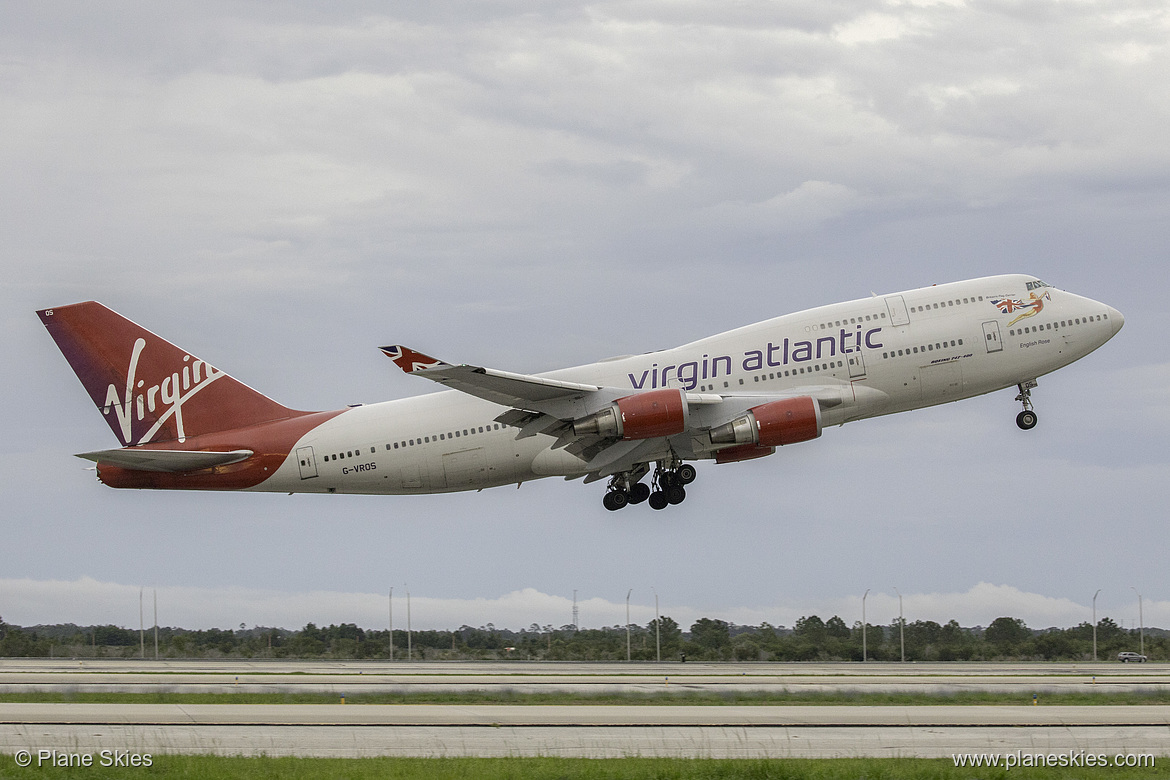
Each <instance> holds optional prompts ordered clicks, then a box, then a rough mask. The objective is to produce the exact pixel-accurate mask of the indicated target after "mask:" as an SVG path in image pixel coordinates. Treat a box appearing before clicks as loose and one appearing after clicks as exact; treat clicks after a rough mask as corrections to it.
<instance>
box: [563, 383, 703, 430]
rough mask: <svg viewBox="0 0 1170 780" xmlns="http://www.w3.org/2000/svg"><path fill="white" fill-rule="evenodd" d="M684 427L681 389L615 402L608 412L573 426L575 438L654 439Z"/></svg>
mask: <svg viewBox="0 0 1170 780" xmlns="http://www.w3.org/2000/svg"><path fill="white" fill-rule="evenodd" d="M686 427H687V401H686V398H684V397H683V393H682V391H681V390H676V389H669V388H668V389H664V390H651V391H649V392H645V393H637V394H635V395H628V396H626V397H625V398H619V399H618V400H616V401H614V403H613V405H611V406H610V407H609V408H607V409H602V410H601V411H600V412H595V413H594V414H591V415H589V416H588V417H584V418H582V419H580V420H578V421H576V422H575V423H573V433H575V434H577V435H578V436H605V437H607V438H617V439H654V438H657V437H659V436H674V435H675V434H677V433H682V432H683V431H685V430H686Z"/></svg>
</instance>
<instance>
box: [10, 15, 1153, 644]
mask: <svg viewBox="0 0 1170 780" xmlns="http://www.w3.org/2000/svg"><path fill="white" fill-rule="evenodd" d="M1167 41H1170V11H1167V9H1166V6H1165V4H1164V3H1162V2H1156V1H1155V0H1101V1H1100V2H1093V1H1092V0H1084V1H1082V2H1045V1H1044V0H1029V2H1013V1H1011V0H1003V1H1002V2H962V1H954V2H949V1H948V2H932V1H930V0H922V1H920V2H896V1H891V2H852V1H849V0H836V1H833V0H829V1H826V0H809V1H808V2H802V1H801V0H792V1H790V2H782V3H767V2H753V1H752V0H742V1H739V2H719V3H716V2H710V3H705V2H677V1H674V0H671V1H670V2H666V1H662V2H656V1H655V0H644V1H643V2H613V3H607V2H598V3H584V4H583V3H575V2H547V3H541V4H536V3H526V2H508V1H506V0H501V2H492V3H478V2H443V1H442V0H438V1H437V2H425V3H423V2H400V3H388V4H387V3H368V2H348V3H347V2H338V3H330V4H328V5H327V7H320V5H319V4H314V3H304V4H295V3H284V4H280V7H279V8H277V7H275V6H273V5H272V4H271V3H260V2H256V3H245V2H210V3H202V4H199V7H198V9H195V8H187V9H179V8H175V7H173V6H172V5H166V4H164V5H159V4H156V3H136V2H127V3H119V4H116V6H114V7H109V6H108V5H107V6H100V7H99V6H95V5H93V4H87V3H55V4H27V3H15V2H0V138H2V139H3V142H2V143H0V209H2V211H3V214H4V218H3V220H2V222H0V224H2V225H3V227H2V229H0V230H2V232H0V238H2V241H0V259H2V262H3V274H4V282H3V284H2V285H0V316H2V317H3V326H4V330H3V334H4V335H3V339H2V340H0V349H2V350H3V351H2V352H0V359H2V360H3V364H4V366H5V370H4V371H3V372H0V390H2V391H3V394H4V398H5V399H6V401H5V403H4V404H3V411H2V412H0V426H2V428H0V430H2V431H3V434H4V435H3V437H2V461H0V462H2V464H3V468H2V469H0V491H2V496H3V499H4V507H3V511H2V515H0V516H2V518H3V520H2V522H3V530H4V544H3V545H2V546H0V616H3V618H4V619H5V620H8V621H9V622H15V623H23V624H31V623H39V622H62V621H73V622H77V623H91V622H112V623H116V624H120V625H128V626H131V625H137V620H138V593H139V588H140V587H145V588H146V589H147V590H146V593H147V603H148V610H149V604H150V595H151V593H152V592H153V590H154V589H157V590H158V592H159V601H160V607H159V608H160V615H159V619H160V622H162V623H163V624H174V625H185V626H188V627H206V626H233V625H238V624H239V623H241V622H243V623H247V624H249V625H252V624H261V625H274V624H275V625H283V626H288V627H299V626H300V625H303V624H304V623H305V622H308V621H310V620H312V621H314V622H317V623H329V622H341V621H345V622H357V623H359V624H362V625H366V626H368V627H380V626H382V625H384V623H383V620H384V618H383V617H382V616H383V615H384V614H385V594H386V593H387V591H388V589H389V588H390V587H394V588H395V599H396V603H397V599H398V598H399V597H400V594H403V593H404V592H405V591H406V590H407V589H409V590H410V591H411V593H412V597H413V599H414V609H413V616H414V620H415V625H417V626H419V627H427V628H449V627H454V626H457V625H460V624H463V623H468V624H471V625H482V624H485V623H487V622H494V623H495V624H497V625H507V626H511V627H516V628H519V627H523V626H526V625H528V624H529V623H532V622H539V623H553V624H555V625H561V624H565V623H568V622H570V619H571V602H572V595H573V591H574V590H576V591H577V593H578V599H579V600H580V602H581V622H582V624H583V625H587V626H597V625H612V624H617V623H622V622H624V609H625V598H626V593H627V591H628V590H629V589H631V588H632V589H633V594H632V596H631V604H632V605H633V609H634V619H635V620H637V621H639V622H645V621H646V620H648V619H650V618H651V617H653V609H654V594H655V593H657V594H658V596H659V600H660V604H661V608H662V612H663V613H664V614H669V615H672V616H675V617H676V618H677V619H680V622H681V621H686V620H693V619H694V618H696V617H699V616H701V615H707V616H712V617H721V618H723V619H728V620H734V621H736V622H742V623H757V622H759V621H761V620H768V621H770V622H772V623H775V624H786V625H791V624H792V623H793V622H794V621H795V619H796V618H797V617H799V616H801V615H804V614H810V613H818V614H821V615H822V616H827V615H829V614H840V615H841V616H842V617H843V618H844V619H845V620H846V621H847V622H853V621H854V620H857V619H859V618H860V617H861V596H862V594H863V593H864V592H865V591H866V590H867V589H869V590H870V591H871V593H870V596H869V600H868V602H867V605H868V612H867V617H868V618H869V620H870V622H887V621H889V620H891V619H892V618H894V617H896V616H897V595H896V594H897V592H901V593H902V594H903V595H904V596H905V609H906V618H907V619H908V620H916V619H932V620H939V621H945V620H948V619H950V618H952V617H953V618H956V619H958V620H959V621H960V622H962V623H964V624H965V625H974V624H980V623H982V624H986V623H987V622H989V621H990V620H991V619H994V618H995V617H996V616H999V615H1004V614H1007V615H1012V616H1017V617H1022V618H1023V619H1025V620H1026V621H1027V622H1028V623H1029V625H1032V626H1037V627H1042V626H1048V625H1073V624H1076V623H1078V622H1081V621H1083V620H1088V619H1089V617H1090V612H1089V605H1090V601H1091V599H1092V596H1093V593H1094V592H1095V591H1096V590H1097V589H1098V588H1100V589H1101V595H1100V597H1099V599H1098V612H1099V614H1100V615H1109V616H1111V617H1113V618H1114V619H1115V620H1117V621H1118V622H1122V623H1124V624H1126V625H1131V624H1134V623H1135V622H1136V621H1137V618H1138V609H1137V598H1136V594H1135V590H1136V591H1140V592H1141V593H1142V594H1143V596H1144V608H1145V609H1144V618H1145V622H1146V624H1147V625H1151V624H1152V625H1163V626H1168V627H1170V592H1168V591H1167V590H1166V577H1165V564H1166V551H1167V549H1170V524H1168V523H1167V521H1166V505H1167V501H1166V499H1167V492H1168V488H1167V485H1170V468H1168V463H1167V460H1168V458H1167V454H1168V453H1167V446H1166V441H1167V436H1168V434H1170V430H1168V429H1170V391H1168V390H1167V387H1168V383H1170V360H1168V357H1167V349H1166V346H1165V344H1166V342H1165V341H1164V340H1163V339H1164V338H1165V334H1166V333H1167V331H1168V330H1170V317H1168V316H1167V313H1168V309H1170V307H1168V306H1167V304H1166V301H1165V296H1166V290H1167V281H1168V280H1170V272H1167V270H1166V259H1167V246H1170V241H1168V238H1170V235H1168V234H1170V133H1168V132H1167V130H1166V128H1167V126H1168V125H1170V108H1168V107H1170V82H1168V81H1167V79H1166V78H1165V74H1166V73H1167V72H1170V44H1168V43H1167ZM1006 272H1022V273H1030V274H1035V275H1037V276H1039V277H1040V278H1043V279H1045V280H1046V281H1049V282H1050V283H1052V284H1054V285H1056V286H1058V287H1062V288H1065V289H1068V290H1071V291H1074V292H1077V293H1080V294H1083V295H1087V296H1089V297H1092V298H1096V299H1098V300H1101V301H1104V302H1107V303H1109V304H1110V305H1113V306H1115V307H1116V308H1118V309H1120V310H1121V311H1122V312H1123V313H1124V314H1125V315H1126V323H1127V325H1126V328H1125V330H1124V331H1122V333H1121V334H1120V335H1119V336H1118V338H1116V339H1114V340H1113V341H1112V342H1110V343H1109V344H1108V345H1107V346H1106V347H1105V348H1104V349H1102V350H1100V351H1099V352H1098V353H1096V354H1093V355H1091V356H1090V357H1088V358H1087V359H1085V360H1083V361H1081V362H1080V363H1077V364H1075V365H1073V366H1071V367H1069V368H1066V369H1064V370H1063V371H1061V372H1059V373H1057V374H1055V375H1052V376H1049V377H1045V378H1043V379H1042V380H1041V383H1040V387H1039V389H1038V390H1037V391H1036V392H1035V393H1034V399H1035V402H1036V405H1037V410H1038V412H1039V414H1040V419H1041V422H1040V426H1039V427H1038V428H1037V429H1036V430H1034V431H1032V432H1030V433H1028V434H1025V433H1022V432H1020V431H1019V430H1017V429H1016V427H1015V424H1014V417H1015V414H1016V412H1017V410H1018V408H1017V404H1016V403H1015V402H1014V401H1013V395H1014V393H1013V392H1011V391H1003V392H1000V393H996V394H993V395H991V396H987V397H984V398H979V399H973V400H970V401H965V402H963V403H960V404H952V405H948V406H945V407H941V408H935V409H929V410H923V411H918V412H912V413H909V414H904V415H900V416H896V417H891V418H884V419H879V420H871V421H865V422H860V423H855V424H851V425H849V426H847V427H845V428H840V429H832V430H829V431H826V433H825V435H824V436H823V437H822V438H821V439H819V440H817V441H816V442H810V443H806V444H803V445H799V446H798V447H793V448H791V449H786V450H785V451H783V452H781V453H778V454H776V455H774V456H772V457H770V458H766V459H762V460H759V461H754V462H749V463H743V464H738V465H734V466H714V465H713V464H709V463H708V464H700V466H699V481H697V482H696V483H695V485H694V486H693V487H692V489H691V490H690V491H689V494H688V495H689V497H688V500H687V502H686V503H685V504H683V505H682V506H679V507H673V508H670V509H669V510H667V511H664V512H653V511H650V510H649V509H647V508H646V507H644V506H643V507H637V508H633V509H628V510H626V511H623V512H619V513H610V512H607V511H605V510H604V509H603V508H602V506H601V495H602V487H601V486H600V485H591V486H582V485H581V484H579V483H564V482H562V481H560V480H545V481H543V482H536V483H530V484H525V485H524V486H523V487H522V488H521V489H519V490H517V489H516V488H515V487H511V488H499V489H494V490H490V491H485V492H483V493H480V494H474V493H472V494H455V495H444V496H426V497H343V496H328V497H326V496H283V495H230V494H207V495H200V494H182V493H137V492H120V491H114V490H111V489H108V488H105V487H102V486H101V485H99V484H97V483H96V481H95V480H94V475H93V472H91V471H86V470H85V466H86V464H85V463H84V462H82V461H80V460H78V459H76V458H74V457H73V456H72V453H75V452H84V451H89V450H95V449H103V448H108V447H111V446H115V442H114V441H113V439H112V437H111V436H110V433H109V429H108V428H107V427H106V425H105V424H104V423H103V421H102V420H101V418H100V416H99V415H98V414H97V413H96V412H95V411H94V410H93V409H92V407H91V406H90V404H89V401H88V400H87V398H86V396H85V394H84V392H83V390H82V388H81V386H80V384H79V383H78V382H77V381H76V379H75V378H74V376H73V374H72V372H71V371H70V369H69V368H68V366H67V364H66V363H65V361H64V360H63V359H62V358H61V356H60V354H59V353H58V352H57V350H56V348H55V347H54V345H53V343H52V341H51V339H49V337H48V335H47V334H46V333H45V332H44V329H43V328H42V327H41V325H40V323H39V322H38V320H37V318H36V316H35V314H34V311H35V310H36V309H38V308H44V307H49V306H57V305H63V304H66V303H72V302H76V301H80V300H88V299H96V300H100V301H102V302H103V303H105V304H106V305H108V306H110V307H112V308H114V309H116V310H118V311H120V312H122V313H123V314H125V315H127V316H129V317H130V318H132V319H134V320H136V321H138V322H140V323H142V324H144V325H146V326H147V327H149V328H151V329H152V330H154V331H156V332H158V333H159V334H160V335H162V336H164V337H166V338H169V339H170V340H172V341H175V342H177V343H179V344H181V345H183V346H184V347H185V348H187V349H189V350H191V351H192V352H193V353H195V354H197V355H199V356H200V357H203V358H205V359H207V360H210V361H213V362H214V363H215V364H216V365H217V366H218V367H220V368H222V369H224V370H226V371H228V372H230V373H232V374H233V375H235V376H236V377H238V378H239V379H241V380H242V381H244V382H247V383H248V384H250V385H252V386H254V387H256V388H258V389H260V390H262V391H264V392H266V393H268V394H269V395H271V396H273V397H274V398H276V399H277V400H279V401H281V402H282V403H285V404H287V405H289V406H292V407H296V408H303V409H327V408H336V407H339V406H341V405H344V404H347V403H355V402H372V401H379V400H387V399H392V398H399V397H403V396H407V395H412V394H417V393H422V392H431V391H432V386H431V385H430V384H429V383H427V382H425V381H423V380H419V379H411V378H410V377H407V376H404V375H402V374H401V373H400V372H398V371H397V370H396V369H395V368H394V366H393V365H392V364H391V363H390V362H389V361H387V360H385V359H384V358H383V357H382V356H381V355H380V354H379V353H378V350H377V346H378V345H380V344H384V343H405V344H410V345H413V346H416V347H417V348H419V349H422V350H424V351H426V352H429V353H431V354H437V355H440V356H442V357H444V358H446V359H448V360H451V361H454V362H475V363H479V364H484V365H490V366H494V367H498V368H505V369H510V370H515V371H523V372H535V371H541V370H547V369H552V368H556V367H560V366H565V365H575V364H580V363H586V362H591V361H593V360H596V359H599V358H603V357H606V356H609V355H617V354H626V353H632V352H643V351H648V350H651V349H657V348H662V347H668V346H672V345H676V344H680V343H684V342H687V341H690V340H693V339H695V338H698V337H701V336H704V335H707V334H710V333H714V332H718V331H721V330H727V329H730V328H732V327H737V326H740V325H744V324H747V323H750V322H754V321H757V320H760V319H764V318H768V317H772V316H776V315H778V314H782V313H786V312H790V311H795V310H799V309H803V308H809V307H812V306H816V305H820V304H825V303H831V302H835V301H840V300H847V299H851V298H856V297H862V296H865V295H868V294H870V293H871V292H876V293H885V292H893V291H897V290H902V289H908V288H914V287H920V286H924V285H929V284H932V283H936V282H947V281H954V280H957V279H963V278H969V277H976V276H984V275H988V274H995V273H1006ZM1159 334H1162V335H1159ZM895 589H897V590H895ZM396 614H399V613H398V610H397V608H396ZM148 620H149V617H148Z"/></svg>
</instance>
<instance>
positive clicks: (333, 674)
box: [0, 659, 1170, 697]
mask: <svg viewBox="0 0 1170 780" xmlns="http://www.w3.org/2000/svg"><path fill="white" fill-rule="evenodd" d="M1166 688H1170V665H1168V664H1134V665H1125V664H1119V663H1099V664H986V663H981V664H974V663H925V664H898V663H881V664H879V663H868V664H861V663H837V664H821V663H785V664H776V663H762V664H756V663H752V664H707V663H702V664H699V663H688V664H682V663H670V664H653V663H632V664H623V663H604V664H602V663H580V664H573V663H535V662H532V663H530V662H523V661H517V662H496V663H465V662H457V663H417V662H415V663H408V662H393V663H391V662H324V661H304V662H302V661H283V660H266V661H239V660H231V661H222V662H215V661H143V660H137V659H135V660H107V659H100V660H72V661H67V660H56V661H49V660H26V659H4V660H2V661H0V692H3V693H18V692H32V691H40V692H74V691H80V692H87V693H88V692H124V693H154V692H158V691H167V692H174V693H240V692H246V693H294V692H295V693H321V694H329V695H334V696H338V697H341V696H353V695H356V694H359V693H390V694H401V693H420V692H426V693H458V692H468V691H491V692H509V693H518V694H523V693H575V694H590V693H607V694H609V693H660V692H663V691H675V692H677V691H701V692H714V693H720V692H732V693H734V692H748V691H752V692H769V693H776V694H783V693H786V692H791V693H808V692H811V693H817V692H823V693H834V692H842V691H855V692H882V693H955V692H959V691H980V692H1002V693H1026V694H1032V693H1041V694H1043V693H1053V692H1058V691H1066V692H1067V691H1091V690H1098V691H1106V690H1108V691H1115V692H1118V691H1152V690H1158V689H1166Z"/></svg>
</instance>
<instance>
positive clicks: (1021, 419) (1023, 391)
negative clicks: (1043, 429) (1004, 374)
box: [1016, 379, 1037, 431]
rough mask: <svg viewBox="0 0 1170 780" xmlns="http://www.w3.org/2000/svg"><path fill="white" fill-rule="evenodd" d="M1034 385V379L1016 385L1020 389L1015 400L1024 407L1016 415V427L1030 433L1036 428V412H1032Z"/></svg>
mask: <svg viewBox="0 0 1170 780" xmlns="http://www.w3.org/2000/svg"><path fill="white" fill-rule="evenodd" d="M1036 385H1037V382H1036V380H1035V379H1029V380H1028V381H1027V382H1021V383H1020V384H1019V385H1017V387H1019V388H1020V394H1019V395H1017V396H1016V400H1017V401H1019V402H1020V403H1022V404H1023V405H1024V411H1022V412H1020V413H1019V414H1017V415H1016V425H1018V426H1019V427H1020V430H1023V431H1030V430H1032V429H1033V428H1035V427H1036V422H1037V417H1036V412H1035V411H1033V410H1032V390H1033V388H1035V387H1036Z"/></svg>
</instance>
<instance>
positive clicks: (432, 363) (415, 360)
mask: <svg viewBox="0 0 1170 780" xmlns="http://www.w3.org/2000/svg"><path fill="white" fill-rule="evenodd" d="M380 349H381V350H382V354H383V355H385V356H386V357H388V358H390V359H391V360H393V361H394V364H395V365H396V366H398V367H399V368H401V369H402V370H403V371H405V372H406V373H408V374H413V373H415V372H416V371H422V370H424V369H427V368H438V367H440V366H448V365H450V363H446V362H444V361H442V360H439V359H438V358H433V357H431V356H430V355H424V354H423V353H421V352H416V351H415V350H413V349H410V348H409V347H404V346H402V345H401V344H394V345H392V346H389V347H380Z"/></svg>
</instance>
